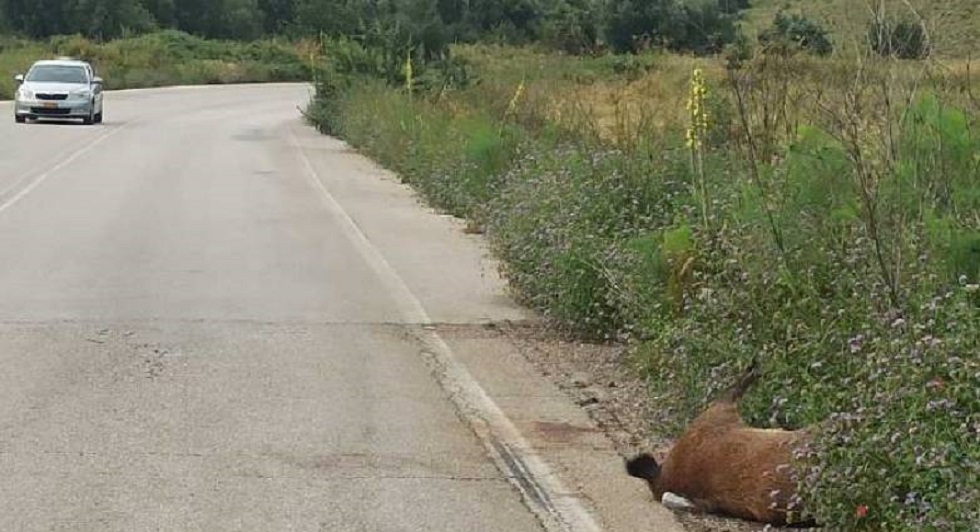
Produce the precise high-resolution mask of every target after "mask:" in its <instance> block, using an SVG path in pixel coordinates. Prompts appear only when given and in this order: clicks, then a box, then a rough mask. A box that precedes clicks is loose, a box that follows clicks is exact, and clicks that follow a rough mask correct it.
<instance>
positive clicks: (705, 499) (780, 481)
mask: <svg viewBox="0 0 980 532" xmlns="http://www.w3.org/2000/svg"><path fill="white" fill-rule="evenodd" d="M758 376H759V371H758V365H757V364H756V362H754V361H753V363H752V365H751V366H750V367H749V369H748V370H747V371H746V372H745V374H744V375H743V376H742V377H741V379H739V381H738V383H737V384H736V385H735V386H734V387H733V388H732V389H731V390H730V391H729V392H728V393H727V394H726V395H725V396H724V397H723V398H721V399H719V400H717V401H714V402H713V403H711V404H710V405H709V406H708V408H707V409H706V410H705V411H704V412H703V413H701V415H699V416H698V417H697V418H695V419H694V421H693V422H691V424H690V425H689V426H688V427H687V429H686V430H685V431H684V433H683V434H682V435H681V437H680V439H678V440H677V443H675V444H674V446H673V447H672V448H671V449H670V452H669V453H668V454H667V458H666V459H665V460H664V462H663V464H658V463H657V461H656V460H655V459H654V457H653V456H652V455H650V454H641V455H639V456H636V457H634V458H632V459H630V460H628V461H627V463H626V470H627V472H628V473H629V474H630V475H631V476H634V477H637V478H641V479H643V480H645V481H646V482H647V484H648V485H649V487H650V490H651V491H652V492H653V495H654V496H655V497H656V499H657V500H658V501H661V500H663V499H664V494H665V493H670V494H673V495H677V496H681V497H684V498H685V499H687V501H689V502H690V506H693V510H694V511H699V512H706V513H715V514H721V515H728V516H731V517H738V518H742V519H746V520H750V521H759V522H762V523H771V524H773V525H786V524H794V525H812V524H813V522H812V520H810V519H809V518H806V517H805V516H802V515H801V510H802V509H801V508H800V507H799V504H797V505H796V507H792V508H791V504H790V501H791V500H793V499H794V498H795V497H794V495H795V494H796V482H795V481H794V480H793V470H792V468H791V463H792V461H793V451H794V449H796V448H797V447H799V446H800V445H802V444H805V443H806V442H807V441H808V440H809V439H810V438H811V437H812V427H807V428H804V429H800V430H794V431H789V430H782V429H758V428H753V427H750V426H748V425H746V424H745V422H744V421H743V420H742V417H741V416H740V415H739V413H738V401H739V399H740V398H741V397H742V395H743V394H744V393H745V391H746V389H747V388H748V387H749V386H750V385H751V384H752V383H753V382H754V381H755V380H756V379H757V378H758Z"/></svg>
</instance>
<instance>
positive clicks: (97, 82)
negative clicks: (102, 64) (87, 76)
mask: <svg viewBox="0 0 980 532" xmlns="http://www.w3.org/2000/svg"><path fill="white" fill-rule="evenodd" d="M92 83H93V84H95V85H102V84H103V83H104V82H103V81H102V78H100V77H98V76H96V77H94V78H92Z"/></svg>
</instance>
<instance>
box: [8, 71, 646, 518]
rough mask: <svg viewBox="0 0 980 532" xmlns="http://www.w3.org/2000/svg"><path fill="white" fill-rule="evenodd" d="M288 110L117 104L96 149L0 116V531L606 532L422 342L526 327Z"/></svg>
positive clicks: (454, 367) (393, 199) (467, 267)
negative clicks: (484, 327)
mask: <svg viewBox="0 0 980 532" xmlns="http://www.w3.org/2000/svg"><path fill="white" fill-rule="evenodd" d="M308 97H309V90H308V88H307V87H305V86H302V85H268V86H239V87H221V88H176V89H165V90H151V91H124V92H116V93H110V94H109V95H108V96H107V97H106V123H105V124H104V125H103V126H101V127H98V126H96V127H85V126H80V125H70V124H32V125H26V126H17V125H14V124H13V119H12V118H9V119H8V117H10V116H11V115H10V113H9V111H10V107H9V103H8V104H0V117H3V120H2V121H0V364H2V371H0V530H11V531H15V530H16V531H42V530H43V531H49V530H71V531H99V532H104V531H143V530H147V531H149V530H167V531H207V532H218V531H224V530H245V531H286V530H302V531H321V530H357V531H375V530H385V531H387V530H406V531H408V530H447V531H464V530H480V531H484V530H485V531H502V532H503V531H507V532H519V531H532V530H541V529H542V527H543V526H548V527H551V528H554V523H550V524H549V521H548V519H549V517H548V515H544V516H542V507H543V508H544V513H545V514H547V513H548V512H549V511H551V512H553V513H554V512H557V513H556V514H555V515H552V516H551V517H556V516H557V518H558V520H559V521H560V520H562V519H568V520H569V521H568V522H564V523H561V525H560V526H559V528H561V527H565V528H567V529H569V530H596V529H598V528H599V527H603V528H604V527H606V525H607V523H608V522H612V521H615V519H612V521H610V520H609V519H607V518H603V517H602V515H601V513H602V509H601V508H599V506H601V504H600V505H596V504H593V505H592V506H589V507H587V506H588V504H587V503H585V502H582V501H583V500H584V497H578V494H577V490H579V489H581V488H579V487H578V486H579V483H577V482H575V483H574V485H575V486H576V487H575V489H570V488H568V487H566V485H567V486H572V485H573V484H568V483H563V481H562V479H561V478H560V475H551V473H553V472H554V470H553V469H552V468H551V466H549V465H548V460H547V457H546V456H545V454H541V455H539V454H535V451H534V445H532V444H530V443H528V441H531V442H533V438H532V439H531V440H524V439H523V437H524V434H523V432H522V430H521V427H522V426H523V425H522V424H521V423H517V424H513V423H511V421H510V418H509V417H508V413H507V411H506V410H507V409H506V408H498V406H497V403H496V402H495V400H494V399H493V398H492V397H490V396H489V395H488V393H487V392H486V391H485V390H484V388H483V387H481V385H480V384H479V382H478V379H476V378H474V377H472V374H471V373H468V372H467V367H469V366H467V364H466V363H465V360H463V359H466V358H471V359H472V358H475V359H478V360H483V359H481V358H480V357H479V356H478V355H479V353H476V352H470V351H467V352H466V353H464V354H462V355H461V354H460V353H459V352H458V351H459V347H458V345H457V346H456V347H453V345H452V342H444V341H443V339H442V338H441V337H439V335H438V333H437V332H435V331H436V330H437V327H433V326H432V325H433V324H457V325H458V326H464V327H465V326H468V325H473V326H479V324H482V323H487V322H492V321H498V320H520V319H525V318H527V317H528V316H527V313H526V312H525V311H524V310H522V309H520V308H518V307H517V306H515V305H514V304H513V303H512V302H511V301H510V300H509V299H508V298H507V297H506V295H505V292H504V289H503V287H502V283H501V282H500V280H499V279H498V278H497V276H496V273H495V270H494V268H493V266H492V264H491V263H490V262H489V261H488V260H487V258H486V257H485V252H484V250H483V248H482V247H481V245H480V242H479V240H478V239H477V238H476V237H471V236H466V235H464V234H463V233H462V232H461V231H459V227H458V224H457V223H454V222H453V221H452V220H449V219H447V218H445V217H441V216H439V215H437V214H435V213H432V212H430V211H428V210H426V209H425V208H423V207H421V206H420V205H418V203H417V201H416V200H415V199H414V197H413V196H412V194H411V193H410V192H409V191H408V190H407V189H406V188H405V187H403V186H401V185H399V184H398V183H396V182H395V181H394V180H393V179H391V177H390V176H387V175H385V174H384V173H383V172H381V171H379V170H378V169H377V168H376V167H375V166H374V165H372V164H371V163H370V162H368V161H366V160H365V159H363V158H361V157H359V156H357V155H356V154H353V153H351V151H350V150H349V149H347V148H346V146H345V145H344V144H342V143H340V142H338V141H336V140H333V139H329V138H327V137H323V136H321V135H318V134H316V133H315V132H314V131H312V130H311V129H310V128H308V127H306V126H305V125H303V124H302V122H301V121H300V120H299V114H298V112H297V107H298V106H302V105H303V104H304V103H305V102H306V101H307V99H308ZM484 358H486V357H484ZM483 363H485V362H479V363H478V364H483ZM489 363H490V364H492V363H493V361H490V362H489ZM471 369H472V368H471ZM481 371H482V370H481ZM487 371H489V373H488V374H491V375H492V374H493V373H494V372H495V371H498V370H495V369H490V370H487ZM524 373H525V374H526V373H527V372H524ZM524 377H526V378H528V379H530V380H529V381H528V384H527V388H529V389H530V391H528V392H527V395H528V396H529V397H533V396H536V394H537V393H538V392H537V391H535V390H534V389H535V388H536V387H538V384H537V383H538V381H540V382H541V383H543V382H544V380H543V379H540V378H538V377H532V376H527V375H525V376H524ZM524 377H515V378H524ZM535 379H537V380H535ZM541 386H544V384H541ZM510 454H514V456H509V455H510ZM515 459H516V461H517V464H518V465H519V466H520V467H517V466H515V465H514V464H513V463H509V462H508V460H515ZM577 459H578V460H583V463H587V462H588V460H589V459H588V458H581V457H580V458H577ZM508 464H509V465H508ZM515 468H516V469H522V470H523V469H526V471H523V475H524V476H526V477H527V478H524V479H515V476H521V475H519V474H517V473H515ZM528 479H530V484H528ZM529 486H530V487H529ZM535 490H539V491H541V493H537V494H535V493H532V492H534V491H535ZM555 490H563V493H557V494H556V493H555ZM542 495H543V496H544V499H545V500H544V501H543V502H542V501H541V500H537V502H535V500H536V497H537V498H538V499H540V497H541V496H542ZM556 495H557V496H558V497H559V498H560V499H562V500H559V501H557V502H556V501H555V500H549V499H548V498H549V497H555V496H556ZM639 500H640V501H641V504H649V501H643V500H642V499H639ZM536 505H537V506H536Z"/></svg>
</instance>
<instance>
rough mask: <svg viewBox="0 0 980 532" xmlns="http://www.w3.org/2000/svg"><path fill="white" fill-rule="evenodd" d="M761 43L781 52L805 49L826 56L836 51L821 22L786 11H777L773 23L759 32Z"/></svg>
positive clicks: (766, 47)
mask: <svg viewBox="0 0 980 532" xmlns="http://www.w3.org/2000/svg"><path fill="white" fill-rule="evenodd" d="M759 43H760V44H762V45H763V47H764V48H765V49H766V50H770V51H777V52H779V53H787V52H790V51H793V50H803V51H806V52H809V53H812V54H814V55H820V56H825V55H830V54H831V52H833V51H834V45H833V43H832V42H831V41H830V34H829V32H828V31H827V30H826V29H825V28H824V27H823V26H822V25H821V24H820V23H819V22H817V21H815V20H813V19H810V18H807V17H806V16H803V15H800V14H796V13H786V12H785V11H780V12H778V13H776V17H775V18H774V19H773V21H772V25H771V26H770V27H769V28H767V29H766V30H764V31H762V32H760V33H759Z"/></svg>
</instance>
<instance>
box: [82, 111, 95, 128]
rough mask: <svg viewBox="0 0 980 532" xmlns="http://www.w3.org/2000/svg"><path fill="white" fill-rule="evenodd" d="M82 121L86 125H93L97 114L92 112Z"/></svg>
mask: <svg viewBox="0 0 980 532" xmlns="http://www.w3.org/2000/svg"><path fill="white" fill-rule="evenodd" d="M82 123H83V124H85V125H86V126H91V125H92V124H94V123H95V115H94V114H91V113H90V114H89V115H88V116H86V117H85V118H83V119H82Z"/></svg>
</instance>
